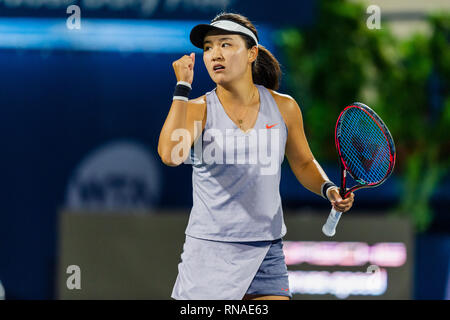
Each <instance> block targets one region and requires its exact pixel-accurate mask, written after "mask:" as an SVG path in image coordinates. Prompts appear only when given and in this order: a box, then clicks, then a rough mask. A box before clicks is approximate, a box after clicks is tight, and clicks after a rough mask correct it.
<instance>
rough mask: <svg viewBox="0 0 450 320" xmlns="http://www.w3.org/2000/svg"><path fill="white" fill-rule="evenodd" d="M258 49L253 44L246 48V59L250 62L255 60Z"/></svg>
mask: <svg viewBox="0 0 450 320" xmlns="http://www.w3.org/2000/svg"><path fill="white" fill-rule="evenodd" d="M258 50H259V49H258V47H257V46H253V47H251V48H250V49H249V50H248V60H249V62H250V63H252V62H253V61H255V60H256V58H257V57H258Z"/></svg>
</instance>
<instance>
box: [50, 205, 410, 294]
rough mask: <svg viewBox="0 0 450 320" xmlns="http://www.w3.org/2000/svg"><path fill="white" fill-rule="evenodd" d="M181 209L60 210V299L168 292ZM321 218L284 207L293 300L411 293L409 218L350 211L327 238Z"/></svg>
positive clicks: (179, 243)
mask: <svg viewBox="0 0 450 320" xmlns="http://www.w3.org/2000/svg"><path fill="white" fill-rule="evenodd" d="M185 213H186V212H178V214H177V212H164V214H155V215H151V214H150V215H149V214H146V215H144V214H139V213H129V214H128V215H120V214H106V213H99V214H96V215H90V214H85V213H82V212H78V213H77V212H74V211H72V212H69V211H66V212H63V213H62V214H61V221H60V247H59V267H58V281H57V282H58V298H60V299H170V294H171V291H172V287H173V285H174V283H175V279H176V276H177V273H178V269H177V267H178V263H179V262H180V255H181V253H182V248H183V243H184V238H185V235H184V230H185V227H186V224H187V221H188V215H186V214H185ZM325 218H326V215H318V214H317V213H316V214H313V213H308V212H302V214H294V213H293V212H289V213H287V214H285V220H286V225H287V228H288V233H287V235H286V237H285V238H284V253H285V258H286V264H287V265H288V272H289V282H290V289H291V292H292V293H293V297H294V299H410V298H411V296H412V275H413V274H412V271H413V270H412V261H413V259H414V257H413V254H412V253H413V251H414V248H413V241H412V237H413V234H412V229H411V226H410V223H409V222H408V221H407V220H404V219H396V218H386V217H384V216H382V215H381V216H376V215H371V216H365V217H361V216H352V215H348V216H345V217H344V218H343V219H344V220H345V221H342V223H341V224H340V225H339V230H338V233H337V235H336V236H335V237H333V238H327V237H325V236H324V235H323V234H322V232H321V227H322V224H323V223H324V219H325ZM73 270H78V271H76V272H75V271H73ZM76 284H78V287H76Z"/></svg>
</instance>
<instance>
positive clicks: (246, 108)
mask: <svg viewBox="0 0 450 320" xmlns="http://www.w3.org/2000/svg"><path fill="white" fill-rule="evenodd" d="M255 94H256V91H255V90H254V91H253V96H252V98H251V99H250V101H253V98H254V97H255ZM248 108H249V107H245V114H244V115H243V116H242V117H241V119H239V118H238V119H237V121H238V123H239V129H242V124H243V123H244V120H243V119H244V118H245V117H246V116H247V112H248Z"/></svg>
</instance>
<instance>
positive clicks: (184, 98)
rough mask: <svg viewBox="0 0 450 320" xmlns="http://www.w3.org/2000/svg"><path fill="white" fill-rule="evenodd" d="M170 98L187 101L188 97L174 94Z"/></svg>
mask: <svg viewBox="0 0 450 320" xmlns="http://www.w3.org/2000/svg"><path fill="white" fill-rule="evenodd" d="M172 100H181V101H189V99H188V98H186V97H182V96H174V97H173V98H172Z"/></svg>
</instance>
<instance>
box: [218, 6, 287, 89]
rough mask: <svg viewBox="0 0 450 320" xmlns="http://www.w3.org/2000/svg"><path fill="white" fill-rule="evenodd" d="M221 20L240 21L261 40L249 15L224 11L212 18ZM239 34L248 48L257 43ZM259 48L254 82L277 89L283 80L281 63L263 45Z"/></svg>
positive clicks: (255, 63)
mask: <svg viewBox="0 0 450 320" xmlns="http://www.w3.org/2000/svg"><path fill="white" fill-rule="evenodd" d="M219 20H231V21H233V22H236V23H239V24H240V25H242V26H244V27H246V28H248V29H250V30H251V31H252V32H253V33H254V34H255V36H256V39H258V41H259V37H258V31H256V28H255V26H254V25H253V23H251V22H250V20H249V19H248V18H247V17H245V16H243V15H241V14H237V13H227V12H222V13H219V14H218V15H217V16H216V17H215V18H214V19H212V20H211V23H212V22H215V21H219ZM239 35H240V36H242V38H243V39H244V40H245V43H246V47H247V49H250V48H252V47H253V46H254V45H255V41H254V40H253V39H252V38H251V37H249V36H247V35H243V34H239ZM258 49H259V50H258V57H257V58H256V60H255V61H253V63H252V77H253V82H254V83H256V84H259V85H262V86H264V87H266V88H268V89H272V90H277V89H278V88H279V86H280V81H281V68H280V63H279V62H278V60H277V59H276V58H275V57H274V56H273V54H272V53H270V51H269V50H267V49H266V48H264V47H263V46H262V45H258Z"/></svg>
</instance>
